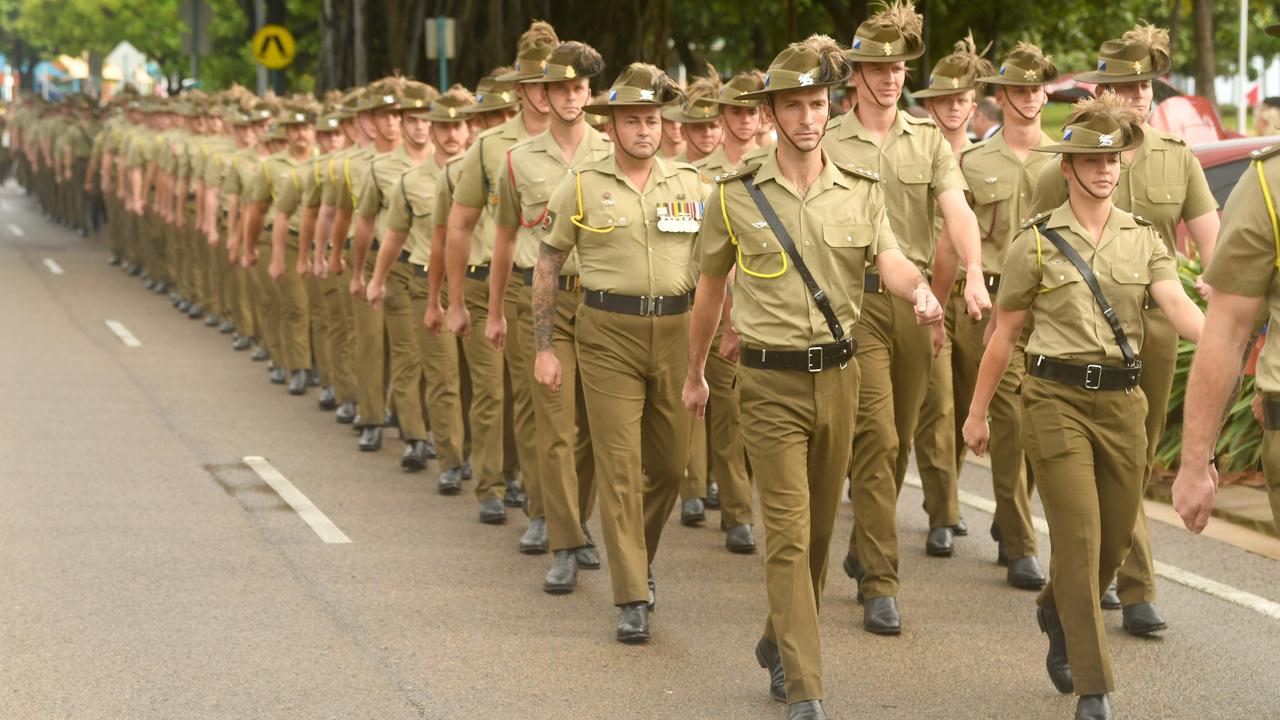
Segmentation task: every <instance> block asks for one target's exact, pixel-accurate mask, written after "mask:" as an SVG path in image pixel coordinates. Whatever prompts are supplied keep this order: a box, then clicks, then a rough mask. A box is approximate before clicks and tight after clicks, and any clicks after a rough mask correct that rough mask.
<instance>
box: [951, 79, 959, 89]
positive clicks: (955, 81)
mask: <svg viewBox="0 0 1280 720" xmlns="http://www.w3.org/2000/svg"><path fill="white" fill-rule="evenodd" d="M959 87H960V78H951V88H952V89H953V90H954V89H957V88H959Z"/></svg>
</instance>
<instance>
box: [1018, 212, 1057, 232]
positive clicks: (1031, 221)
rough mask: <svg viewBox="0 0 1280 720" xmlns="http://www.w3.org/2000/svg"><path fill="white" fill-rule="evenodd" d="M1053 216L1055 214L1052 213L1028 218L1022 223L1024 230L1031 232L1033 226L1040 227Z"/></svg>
mask: <svg viewBox="0 0 1280 720" xmlns="http://www.w3.org/2000/svg"><path fill="white" fill-rule="evenodd" d="M1052 214H1053V213H1052V212H1042V213H1040V214H1039V215H1036V216H1034V217H1030V218H1027V221H1026V222H1024V223H1022V229H1023V230H1030V229H1031V226H1032V225H1039V224H1040V223H1042V222H1044V221H1045V220H1047V219H1049V216H1050V215H1052Z"/></svg>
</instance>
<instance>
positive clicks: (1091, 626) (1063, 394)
mask: <svg viewBox="0 0 1280 720" xmlns="http://www.w3.org/2000/svg"><path fill="white" fill-rule="evenodd" d="M1140 122H1141V116H1139V114H1138V113H1136V112H1134V110H1133V109H1131V108H1130V107H1128V106H1127V104H1126V103H1125V101H1123V100H1120V99H1119V98H1117V97H1116V96H1115V95H1112V94H1110V93H1104V94H1103V95H1102V97H1101V98H1099V99H1097V100H1088V101H1082V102H1081V103H1078V104H1077V105H1076V107H1075V108H1074V110H1073V112H1072V114H1071V117H1070V118H1069V119H1068V121H1067V126H1066V129H1065V130H1064V131H1063V136H1062V137H1063V139H1062V141H1061V143H1059V144H1057V145H1048V146H1040V147H1037V148H1035V150H1036V151H1038V152H1046V153H1053V152H1057V153H1062V159H1061V161H1059V162H1058V163H1057V166H1058V169H1059V171H1060V172H1061V173H1062V175H1063V176H1064V177H1065V178H1066V180H1067V182H1068V184H1069V190H1068V192H1069V199H1068V201H1067V202H1066V203H1064V204H1063V205H1061V206H1060V207H1058V208H1057V209H1056V210H1054V211H1053V212H1052V213H1049V214H1042V215H1038V216H1036V217H1034V218H1032V219H1031V220H1030V221H1028V222H1027V223H1026V224H1025V225H1024V226H1023V231H1022V232H1021V233H1019V234H1018V236H1017V237H1016V238H1015V239H1014V241H1013V244H1012V245H1011V246H1010V247H1009V250H1008V253H1007V255H1006V258H1005V264H1004V267H1003V269H1002V272H1001V276H1000V294H999V302H1000V307H999V311H998V317H997V319H996V328H995V332H994V334H993V335H992V338H991V343H990V344H989V345H988V346H987V350H986V353H985V354H984V355H983V358H982V366H981V368H980V369H979V374H978V384H977V387H976V389H975V390H974V395H973V403H972V404H971V406H970V408H969V416H968V419H967V420H966V421H965V426H964V435H965V442H966V443H967V444H968V445H969V447H970V448H972V449H973V450H974V451H975V452H977V453H978V454H982V453H984V452H985V451H986V448H987V444H988V437H989V434H990V430H989V428H988V425H987V419H986V416H987V408H988V405H989V403H990V400H991V397H992V396H993V395H994V394H995V391H996V387H997V386H998V385H999V384H1000V382H1001V379H1002V377H1003V376H1004V374H1005V371H1006V370H1007V368H1008V365H1009V362H1010V360H1011V358H1012V356H1013V354H1014V352H1015V348H1016V346H1017V344H1018V342H1019V338H1020V337H1021V335H1022V330H1023V327H1024V326H1025V325H1026V323H1027V322H1028V321H1033V322H1034V325H1033V328H1032V331H1031V336H1030V338H1029V339H1028V340H1027V344H1026V352H1027V377H1026V378H1025V380H1024V382H1023V387H1022V405H1023V414H1022V417H1023V424H1024V429H1025V439H1026V452H1027V457H1028V458H1029V460H1030V461H1031V466H1032V468H1033V470H1034V473H1035V479H1036V488H1037V490H1038V491H1039V493H1040V499H1041V501H1042V502H1043V503H1044V511H1045V517H1046V519H1047V520H1048V522H1049V537H1050V540H1051V541H1052V542H1053V562H1052V563H1051V565H1050V570H1049V582H1048V584H1047V585H1046V586H1045V588H1044V590H1043V591H1041V593H1040V597H1039V599H1038V600H1037V603H1038V605H1039V609H1038V611H1037V617H1038V619H1039V622H1040V627H1041V629H1042V630H1043V631H1044V632H1045V633H1047V634H1048V635H1049V652H1048V655H1047V657H1046V662H1045V665H1046V669H1047V670H1048V673H1049V677H1050V680H1052V682H1053V684H1054V686H1055V687H1056V688H1057V689H1058V691H1059V692H1062V693H1069V692H1075V693H1076V694H1077V695H1079V696H1080V697H1079V700H1078V702H1077V705H1076V714H1075V717H1076V718H1077V720H1102V719H1108V720H1109V718H1111V717H1112V715H1111V708H1110V702H1109V700H1108V694H1109V693H1111V692H1112V691H1113V690H1114V689H1115V679H1114V677H1113V673H1112V667H1111V657H1110V653H1109V650H1108V647H1107V640H1106V627H1105V625H1104V623H1103V619H1102V611H1101V609H1100V608H1099V606H1098V599H1099V598H1100V597H1101V596H1102V593H1103V591H1104V590H1105V589H1106V585H1107V582H1108V581H1109V579H1110V578H1111V577H1112V576H1113V574H1114V573H1115V571H1116V568H1118V567H1119V566H1120V563H1121V562H1122V561H1123V560H1124V556H1125V554H1126V553H1127V552H1128V549H1129V546H1130V543H1131V542H1132V539H1133V533H1134V526H1135V523H1136V521H1137V516H1138V513H1139V506H1140V503H1141V502H1142V484H1143V472H1144V471H1145V467H1144V465H1145V459H1144V458H1145V454H1144V452H1143V451H1145V449H1146V433H1145V431H1144V429H1143V426H1142V421H1143V418H1144V417H1146V413H1147V403H1146V397H1145V395H1144V393H1143V392H1142V388H1141V387H1140V385H1139V378H1140V376H1141V374H1142V372H1143V365H1142V363H1141V361H1139V360H1138V359H1137V357H1136V353H1137V351H1140V350H1142V347H1143V340H1144V339H1145V337H1146V323H1145V322H1144V319H1143V312H1142V308H1143V304H1144V302H1145V301H1146V298H1147V297H1148V294H1149V295H1150V297H1151V298H1153V299H1154V300H1155V301H1156V302H1157V303H1159V305H1160V306H1161V307H1162V308H1163V309H1164V311H1165V314H1166V316H1167V317H1168V318H1169V321H1170V322H1171V323H1172V324H1173V326H1174V327H1175V328H1177V331H1178V333H1179V334H1180V335H1182V336H1183V337H1186V338H1187V339H1189V340H1192V341H1197V340H1198V339H1199V337H1200V331H1201V328H1202V326H1203V322H1204V318H1203V316H1202V315H1201V313H1200V310H1199V308H1197V307H1196V306H1195V304H1194V303H1192V302H1191V300H1190V298H1188V297H1187V296H1186V295H1185V294H1184V293H1183V292H1182V285H1181V283H1180V282H1179V280H1178V278H1177V272H1176V269H1175V266H1174V259H1173V257H1172V256H1171V255H1170V254H1169V253H1168V252H1167V250H1166V249H1165V247H1164V242H1163V240H1162V239H1161V237H1160V236H1159V234H1158V233H1157V232H1156V230H1155V229H1154V228H1153V227H1152V224H1151V223H1149V222H1147V221H1145V220H1141V219H1139V218H1137V217H1136V216H1133V215H1130V214H1129V213H1127V212H1125V211H1124V210H1121V209H1119V208H1117V207H1115V206H1114V205H1113V204H1112V202H1111V196H1112V193H1114V192H1115V189H1116V185H1117V183H1118V181H1119V179H1120V162H1121V160H1120V154H1121V153H1123V152H1125V151H1127V150H1133V149H1136V148H1138V147H1140V146H1141V145H1142V135H1143V131H1142V128H1141V127H1140ZM1068 250H1070V252H1068ZM1081 268H1083V269H1081ZM1091 288H1096V290H1091ZM1097 295H1101V296H1102V297H1101V298H1099V297H1098V296H1097ZM1104 304H1105V306H1104Z"/></svg>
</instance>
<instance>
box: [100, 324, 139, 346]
mask: <svg viewBox="0 0 1280 720" xmlns="http://www.w3.org/2000/svg"><path fill="white" fill-rule="evenodd" d="M104 322H106V324H107V327H108V328H109V329H110V330H111V332H113V333H115V334H116V337H118V338H120V342H122V343H124V344H125V347H142V341H141V340H139V339H138V338H136V337H134V336H133V333H131V332H129V328H127V327H125V326H124V323H122V322H120V321H119V320H106V321H104Z"/></svg>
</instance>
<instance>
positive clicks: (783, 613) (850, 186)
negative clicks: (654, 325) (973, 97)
mask: <svg viewBox="0 0 1280 720" xmlns="http://www.w3.org/2000/svg"><path fill="white" fill-rule="evenodd" d="M848 74H849V71H848V63H847V60H846V59H845V57H844V55H843V52H842V51H841V49H840V47H839V46H838V45H837V44H836V42H835V41H834V40H832V39H831V38H828V37H825V36H821V35H815V36H813V37H811V38H809V39H808V40H806V41H805V42H803V43H795V44H793V45H791V46H790V47H788V48H787V49H786V50H784V51H783V52H782V53H781V54H780V55H778V57H777V58H776V59H775V60H774V61H773V64H772V65H771V66H770V67H769V71H768V75H767V76H766V78H767V81H766V83H765V86H764V89H762V90H759V91H755V92H751V93H747V94H745V95H743V96H742V97H743V99H748V98H765V99H766V102H767V105H768V107H769V112H770V115H771V116H772V118H773V122H774V123H775V126H776V127H777V129H778V135H779V141H778V143H777V144H776V145H775V146H774V147H773V148H771V149H770V150H769V151H768V152H767V153H765V154H764V155H762V156H756V157H754V158H753V159H752V160H750V161H749V162H748V163H747V164H746V165H744V166H743V167H742V169H741V170H736V171H735V170H731V171H729V172H727V173H725V174H724V175H721V176H719V177H717V178H716V181H717V183H718V185H717V187H716V189H715V191H714V192H713V193H712V194H711V195H710V198H709V200H708V203H707V212H706V219H705V220H704V222H703V226H702V231H701V233H700V236H699V239H700V242H701V245H702V253H701V270H702V277H701V279H700V280H699V282H698V290H697V302H696V303H695V306H694V311H693V321H692V329H691V333H690V343H689V367H688V377H687V379H686V380H685V386H684V401H685V404H686V406H688V407H689V408H690V409H692V410H694V411H695V412H697V413H698V414H702V412H703V411H704V410H705V407H706V403H707V399H708V395H709V391H708V387H707V382H706V378H705V377H704V375H703V365H704V363H705V361H706V359H707V355H708V353H709V351H710V349H711V341H712V336H713V335H714V334H715V332H716V330H717V327H718V326H719V325H720V322H721V314H722V308H723V304H724V298H725V289H726V283H727V275H728V273H729V271H730V270H732V269H733V268H734V266H735V265H736V266H737V272H736V274H735V280H734V287H735V290H734V305H733V323H734V326H735V327H736V328H737V329H738V331H739V332H740V333H741V336H742V348H741V356H740V357H741V363H742V368H741V370H740V375H739V379H740V380H741V383H742V411H743V431H744V433H745V435H746V439H747V442H746V446H747V449H748V450H747V452H748V453H749V455H750V457H751V463H752V466H753V468H754V469H755V471H756V477H757V482H758V486H759V492H760V505H761V512H762V513H763V517H764V524H765V532H766V543H765V545H766V557H765V579H766V584H767V589H768V599H769V614H768V618H767V620H766V622H765V629H764V636H763V637H762V638H761V639H760V641H759V642H758V643H757V645H756V658H757V660H758V661H759V662H760V665H761V667H763V668H765V669H767V670H768V671H769V692H770V694H771V695H772V696H773V697H774V699H776V700H778V701H780V702H786V703H787V718H788V720H800V719H802V718H803V719H805V720H813V719H817V718H825V717H826V714H825V713H824V712H823V709H822V706H821V704H820V701H821V700H822V697H823V689H822V657H821V649H820V647H819V630H818V606H819V604H820V602H821V599H822V590H823V586H824V584H825V580H826V573H827V556H828V553H829V549H830V547H831V534H832V531H833V529H834V527H835V519H836V513H837V510H838V509H839V506H840V490H841V487H842V486H843V484H844V480H845V475H846V470H847V468H848V466H849V459H850V453H851V450H852V447H853V431H854V415H853V413H852V412H851V409H852V408H853V406H854V404H855V402H856V397H857V395H858V375H859V372H858V364H857V363H853V364H850V360H852V359H853V358H854V354H855V352H856V351H857V341H856V340H854V339H853V337H852V336H851V335H850V334H849V331H850V330H851V329H852V328H854V327H855V326H856V325H857V323H858V319H859V313H860V305H861V300H862V293H863V279H864V273H865V267H866V264H867V263H874V264H875V266H876V268H877V269H878V270H879V271H880V272H881V277H883V279H884V282H885V284H886V285H887V286H888V288H889V292H892V293H893V294H894V295H895V296H897V297H901V298H903V299H904V300H906V301H907V302H909V303H911V305H912V308H913V313H914V315H915V317H916V320H917V321H918V322H921V323H936V322H938V321H939V320H941V318H942V308H941V306H939V304H938V301H937V300H936V299H935V298H934V297H933V295H932V293H931V292H930V290H929V285H928V283H927V282H926V280H925V278H924V275H923V274H922V273H921V272H920V270H919V269H918V268H916V267H915V266H914V265H913V263H912V262H911V261H910V260H908V259H907V258H906V257H905V256H904V255H903V253H902V252H901V251H900V250H898V249H897V244H896V241H895V240H894V235H893V231H892V229H891V228H890V225H889V221H888V218H887V216H886V214H885V204H884V199H883V196H882V195H881V191H880V183H879V179H878V177H877V175H876V174H875V173H874V172H873V171H871V170H868V169H865V168H862V167H859V166H857V165H850V164H843V163H838V162H836V161H834V160H833V159H832V158H831V157H829V156H828V153H826V152H824V150H823V144H822V136H823V134H824V130H825V129H826V124H827V119H828V113H829V105H828V98H827V90H828V88H829V87H831V86H834V85H838V84H840V83H842V82H844V81H845V80H846V79H847V77H848Z"/></svg>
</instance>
